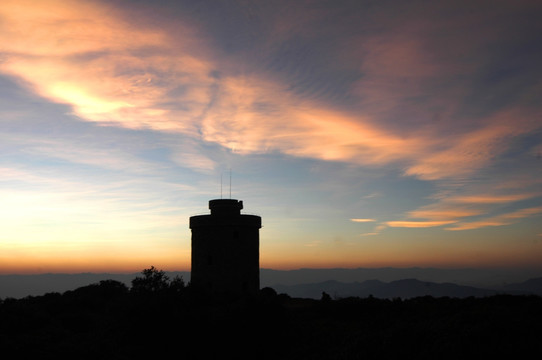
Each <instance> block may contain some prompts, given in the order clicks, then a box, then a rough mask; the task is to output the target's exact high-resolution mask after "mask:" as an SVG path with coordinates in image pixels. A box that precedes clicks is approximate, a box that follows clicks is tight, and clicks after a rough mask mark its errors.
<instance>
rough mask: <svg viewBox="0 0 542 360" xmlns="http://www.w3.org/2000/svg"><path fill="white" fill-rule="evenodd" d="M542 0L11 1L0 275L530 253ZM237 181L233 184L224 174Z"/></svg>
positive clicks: (508, 263)
mask: <svg viewBox="0 0 542 360" xmlns="http://www.w3.org/2000/svg"><path fill="white" fill-rule="evenodd" d="M541 16H542V3H541V2H540V1H522V0H514V1H500V0H491V1H483V0H480V1H470V0H469V1H461V0H454V1H415V0H414V1H388V0H380V1H366V0H355V1H344V0H334V1H323V0H313V1H311V0H305V1H301V0H296V1H291V0H284V1H281V0H270V1H250V0H243V1H242V0H239V1H235V0H227V1H226V0H214V1H207V0H199V1H188V0H179V1H173V0H157V1H142V0H140V1H137V0H133V1H120V0H109V1H82V0H78V1H75V0H41V1H33V0H2V2H1V3H0V38H1V39H2V41H1V42H0V203H1V207H0V273H5V274H7V273H48V272H97V271H109V272H131V271H138V270H141V269H144V268H149V267H150V266H151V265H152V266H155V267H157V268H159V269H164V270H169V271H173V270H189V269H190V242H191V240H190V236H191V233H190V229H189V228H188V221H189V217H190V216H192V215H196V214H202V213H208V211H209V210H208V201H209V200H211V199H215V198H221V197H222V198H230V197H231V198H235V199H239V200H243V202H244V210H243V211H244V213H249V214H256V215H259V216H261V217H262V223H263V227H262V229H261V230H260V266H261V267H265V268H274V269H296V268H331V267H350V268H354V267H388V266H390V267H442V268H461V267H497V266H498V267H511V268H518V267H531V268H532V267H540V268H541V269H542V261H541V260H542V221H541V220H542V101H541V100H542V81H541V80H542V67H541V66H540V64H542V22H540V17H541ZM230 179H231V180H230Z"/></svg>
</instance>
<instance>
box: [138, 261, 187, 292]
mask: <svg viewBox="0 0 542 360" xmlns="http://www.w3.org/2000/svg"><path fill="white" fill-rule="evenodd" d="M141 273H142V274H143V277H139V276H137V277H136V278H135V279H133V280H132V291H133V292H136V293H153V292H161V291H164V290H166V289H168V288H169V285H170V284H169V277H168V276H167V275H166V273H165V272H164V271H162V270H158V269H156V268H155V267H154V266H151V268H150V269H145V270H143V271H142V272H141ZM178 283H179V281H178V280H176V284H178Z"/></svg>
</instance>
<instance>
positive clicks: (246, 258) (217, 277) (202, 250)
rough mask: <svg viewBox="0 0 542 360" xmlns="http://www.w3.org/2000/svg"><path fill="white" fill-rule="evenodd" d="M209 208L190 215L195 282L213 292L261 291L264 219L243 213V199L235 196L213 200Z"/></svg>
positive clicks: (197, 285)
mask: <svg viewBox="0 0 542 360" xmlns="http://www.w3.org/2000/svg"><path fill="white" fill-rule="evenodd" d="M209 208H210V209H211V214H209V215H198V216H192V217H191V218H190V229H191V230H192V272H191V280H190V281H191V284H192V285H193V286H194V287H196V288H199V289H202V290H203V291H205V292H207V293H210V294H224V295H233V296H238V295H241V296H245V295H255V294H257V292H258V290H259V289H260V235H259V229H260V228H261V218H260V217H259V216H255V215H246V214H241V209H242V208H243V202H242V201H237V200H234V199H219V200H211V201H209Z"/></svg>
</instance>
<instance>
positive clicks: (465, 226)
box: [446, 207, 542, 231]
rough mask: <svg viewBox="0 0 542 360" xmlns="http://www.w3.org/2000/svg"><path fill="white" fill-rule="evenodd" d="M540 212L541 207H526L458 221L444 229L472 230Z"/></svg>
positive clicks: (535, 214) (508, 222) (512, 221)
mask: <svg viewBox="0 0 542 360" xmlns="http://www.w3.org/2000/svg"><path fill="white" fill-rule="evenodd" d="M540 213H542V207H534V208H526V209H520V210H517V211H513V212H510V213H506V214H501V215H498V216H494V217H490V218H486V219H483V220H480V221H473V222H459V223H457V224H456V225H454V226H453V227H449V228H446V230H451V231H460V230H474V229H480V228H484V227H489V226H504V225H510V224H513V223H515V222H517V221H518V220H520V219H524V218H528V217H532V216H537V215H539V214H540Z"/></svg>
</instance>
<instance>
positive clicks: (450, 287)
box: [272, 278, 542, 299]
mask: <svg viewBox="0 0 542 360" xmlns="http://www.w3.org/2000/svg"><path fill="white" fill-rule="evenodd" d="M272 288H273V289H274V290H275V291H277V292H278V293H284V294H288V295H290V296H291V297H299V298H312V299H319V298H321V297H322V295H323V293H324V292H325V293H327V294H328V295H330V296H331V297H332V298H345V297H351V296H354V297H362V298H364V297H368V296H374V297H376V298H382V299H386V298H387V299H391V298H402V299H408V298H413V297H419V296H433V297H444V296H447V297H453V298H465V297H470V296H474V297H484V296H491V295H496V294H511V295H526V294H534V295H539V296H542V278H537V279H531V280H528V281H526V282H523V283H518V284H510V285H507V286H504V287H502V288H500V289H483V288H476V287H472V286H464V285H457V284H452V283H435V282H428V281H420V280H417V279H403V280H396V281H392V282H389V283H386V282H382V281H379V280H367V281H364V282H361V283H360V282H353V283H343V282H339V281H335V280H330V281H324V282H320V283H311V284H298V285H275V286H272Z"/></svg>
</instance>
